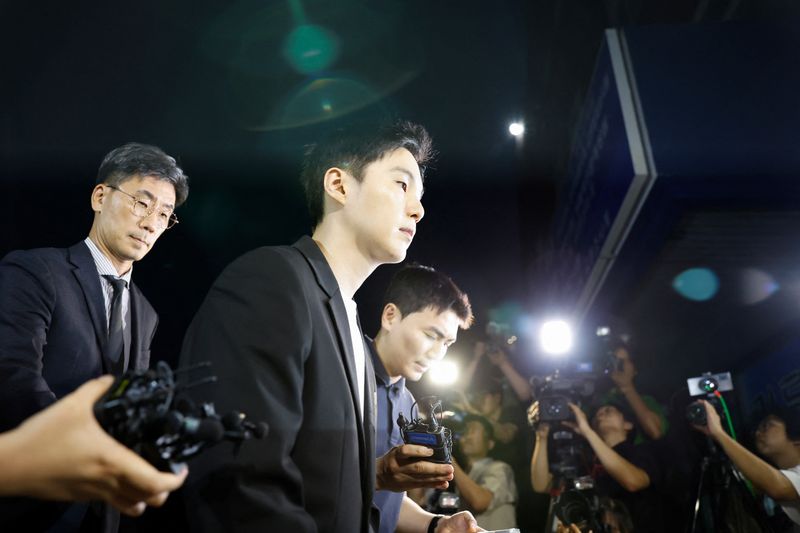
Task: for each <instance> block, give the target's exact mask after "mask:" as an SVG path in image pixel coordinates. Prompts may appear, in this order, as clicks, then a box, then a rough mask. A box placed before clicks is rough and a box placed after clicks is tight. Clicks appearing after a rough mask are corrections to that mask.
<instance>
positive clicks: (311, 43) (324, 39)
mask: <svg viewBox="0 0 800 533" xmlns="http://www.w3.org/2000/svg"><path fill="white" fill-rule="evenodd" d="M338 55H339V42H338V39H337V38H336V36H335V35H334V34H333V33H331V32H330V31H329V30H328V29H326V28H323V27H322V26H316V25H314V24H303V25H300V26H297V27H296V28H294V29H293V30H292V31H291V33H289V35H288V36H287V37H286V40H285V41H284V45H283V56H284V58H286V61H288V62H289V64H290V65H291V66H292V68H294V69H295V70H297V71H298V72H300V73H301V74H312V73H314V72H319V71H321V70H323V69H325V68H327V67H328V66H330V65H331V64H332V63H333V62H334V61H335V60H336V58H337V57H338Z"/></svg>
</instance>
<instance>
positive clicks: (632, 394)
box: [619, 382, 664, 440]
mask: <svg viewBox="0 0 800 533" xmlns="http://www.w3.org/2000/svg"><path fill="white" fill-rule="evenodd" d="M619 390H620V392H621V393H622V394H623V396H625V399H626V400H627V401H628V405H630V406H631V409H632V410H633V413H634V415H635V416H636V422H637V423H638V424H639V426H640V427H641V428H642V431H644V433H645V434H646V435H647V436H648V437H650V438H651V439H653V440H656V439H660V438H661V437H663V436H664V427H663V425H662V423H661V417H660V416H659V415H658V414H657V413H655V412H653V411H652V410H650V408H649V407H647V404H646V403H645V402H644V400H643V399H642V397H641V396H640V395H639V392H638V391H637V390H636V387H635V386H634V385H633V383H632V382H631V384H630V386H620V387H619Z"/></svg>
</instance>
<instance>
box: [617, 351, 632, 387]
mask: <svg viewBox="0 0 800 533" xmlns="http://www.w3.org/2000/svg"><path fill="white" fill-rule="evenodd" d="M614 355H615V356H616V358H617V361H618V362H620V363H621V368H619V369H614V371H613V372H611V380H612V381H613V382H614V384H615V385H616V386H617V387H618V388H619V389H620V390H622V391H624V390H625V389H627V388H630V387H633V378H634V376H636V367H634V366H633V362H632V361H631V357H630V354H629V353H628V350H626V349H625V348H617V349H616V350H615V351H614Z"/></svg>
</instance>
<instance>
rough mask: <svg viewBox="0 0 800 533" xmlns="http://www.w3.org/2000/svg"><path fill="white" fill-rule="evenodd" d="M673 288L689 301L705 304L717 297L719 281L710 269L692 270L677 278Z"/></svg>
mask: <svg viewBox="0 0 800 533" xmlns="http://www.w3.org/2000/svg"><path fill="white" fill-rule="evenodd" d="M672 288H673V289H675V290H676V291H677V292H678V294H680V295H681V296H683V297H684V298H686V299H688V300H693V301H695V302H704V301H706V300H710V299H711V298H713V297H714V296H716V294H717V291H719V279H718V278H717V275H716V274H714V272H713V271H711V270H710V269H708V268H690V269H688V270H684V271H683V272H681V273H680V274H678V275H677V276H675V279H674V280H673V281H672Z"/></svg>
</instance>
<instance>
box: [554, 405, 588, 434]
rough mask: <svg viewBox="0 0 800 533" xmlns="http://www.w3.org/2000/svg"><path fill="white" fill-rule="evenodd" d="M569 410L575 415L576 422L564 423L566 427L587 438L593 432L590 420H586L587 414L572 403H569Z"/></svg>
mask: <svg viewBox="0 0 800 533" xmlns="http://www.w3.org/2000/svg"><path fill="white" fill-rule="evenodd" d="M567 405H569V408H570V409H571V410H572V414H574V415H575V422H566V421H565V422H562V423H563V424H564V425H565V426H567V427H568V428H570V429H571V430H572V431H574V432H575V433H577V434H578V435H582V436H584V437H585V436H586V435H588V434H589V433H590V432H593V431H594V430H593V429H592V426H591V425H590V424H589V419H588V418H586V413H584V412H583V410H582V409H581V408H580V407H578V406H577V405H575V404H574V403H572V402H569V404H567Z"/></svg>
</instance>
